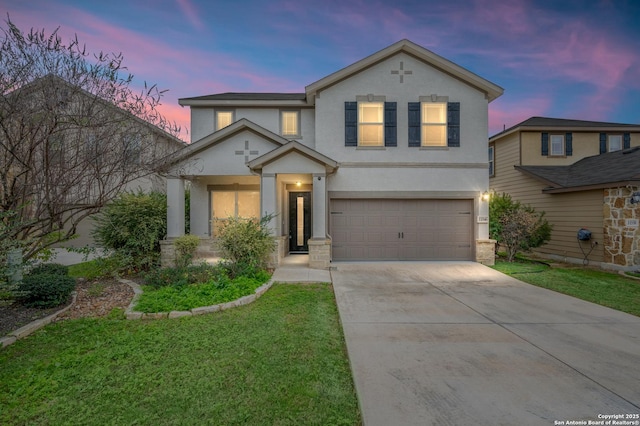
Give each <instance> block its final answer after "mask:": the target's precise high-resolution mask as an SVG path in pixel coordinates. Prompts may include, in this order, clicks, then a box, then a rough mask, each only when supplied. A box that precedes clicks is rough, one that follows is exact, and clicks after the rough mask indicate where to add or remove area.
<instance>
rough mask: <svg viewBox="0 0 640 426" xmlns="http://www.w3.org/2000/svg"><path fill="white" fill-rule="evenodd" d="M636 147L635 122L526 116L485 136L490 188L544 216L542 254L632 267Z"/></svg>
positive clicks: (639, 248) (639, 196)
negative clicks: (583, 232)
mask: <svg viewBox="0 0 640 426" xmlns="http://www.w3.org/2000/svg"><path fill="white" fill-rule="evenodd" d="M639 148H640V125H637V124H620V123H605V122H595V121H582V120H567V119H559V118H546V117H532V118H529V119H528V120H525V121H523V122H521V123H519V124H517V125H515V126H513V127H511V128H509V129H506V130H505V131H503V132H500V133H498V134H496V135H495V136H492V137H491V138H489V159H490V164H491V167H490V174H491V178H490V185H491V189H492V191H495V192H496V193H508V194H510V195H511V197H512V198H513V199H514V200H519V201H521V202H523V203H524V204H529V205H531V206H532V207H534V208H535V209H536V210H538V211H544V212H545V213H546V216H545V217H546V219H547V220H548V221H549V222H550V223H551V224H552V225H553V231H552V234H551V240H550V241H549V242H548V243H547V244H545V245H544V246H542V247H540V248H538V249H537V251H538V252H540V253H542V254H544V255H545V256H548V257H551V258H557V259H560V260H564V261H569V262H576V263H588V262H590V263H592V264H594V265H598V264H599V265H600V266H602V267H605V268H610V269H637V268H638V267H639V266H640V226H639V223H638V222H639V221H640V204H638V201H640V149H639ZM634 194H636V196H635V198H634ZM582 228H586V229H588V230H589V231H590V232H591V239H590V240H581V239H578V231H579V230H580V229H582Z"/></svg>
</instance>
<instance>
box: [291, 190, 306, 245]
mask: <svg viewBox="0 0 640 426" xmlns="http://www.w3.org/2000/svg"><path fill="white" fill-rule="evenodd" d="M310 237H311V192H290V193H289V253H308V252H309V246H308V245H307V241H308V240H309V238H310Z"/></svg>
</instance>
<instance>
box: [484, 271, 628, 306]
mask: <svg viewBox="0 0 640 426" xmlns="http://www.w3.org/2000/svg"><path fill="white" fill-rule="evenodd" d="M493 268H494V269H496V270H498V271H500V272H503V273H505V274H507V275H511V276H513V277H514V278H517V279H519V280H520V281H524V282H526V283H529V284H533V285H536V286H538V287H544V288H548V289H550V290H554V291H557V292H559V293H564V294H568V295H570V296H574V297H577V298H580V299H583V300H587V301H589V302H593V303H597V304H599V305H603V306H608V307H610V308H613V309H617V310H619V311H623V312H627V313H629V314H633V315H637V316H640V281H638V280H634V279H632V278H626V277H624V276H622V275H620V274H617V273H613V272H606V271H601V270H595V269H590V268H583V267H579V266H571V267H569V266H568V267H549V266H546V265H544V264H541V263H535V262H526V261H522V262H512V263H509V262H504V261H497V262H496V265H495V266H494V267H493Z"/></svg>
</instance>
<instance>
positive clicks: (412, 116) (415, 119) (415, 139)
mask: <svg viewBox="0 0 640 426" xmlns="http://www.w3.org/2000/svg"><path fill="white" fill-rule="evenodd" d="M420 124H421V120H420V102H409V146H410V147H419V146H420Z"/></svg>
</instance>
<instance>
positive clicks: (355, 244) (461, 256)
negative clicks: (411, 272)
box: [330, 199, 473, 260]
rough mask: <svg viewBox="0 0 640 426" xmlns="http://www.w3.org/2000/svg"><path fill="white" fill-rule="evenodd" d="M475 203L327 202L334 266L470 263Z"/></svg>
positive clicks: (352, 200) (406, 201)
mask: <svg viewBox="0 0 640 426" xmlns="http://www.w3.org/2000/svg"><path fill="white" fill-rule="evenodd" d="M472 213H473V200H394V199H383V200H369V199H350V200H347V199H333V200H331V224H330V226H331V237H332V238H333V244H332V246H333V258H334V259H335V260H472V259H473V251H472V244H471V243H472V241H473V221H472V218H473V214H472Z"/></svg>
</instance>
